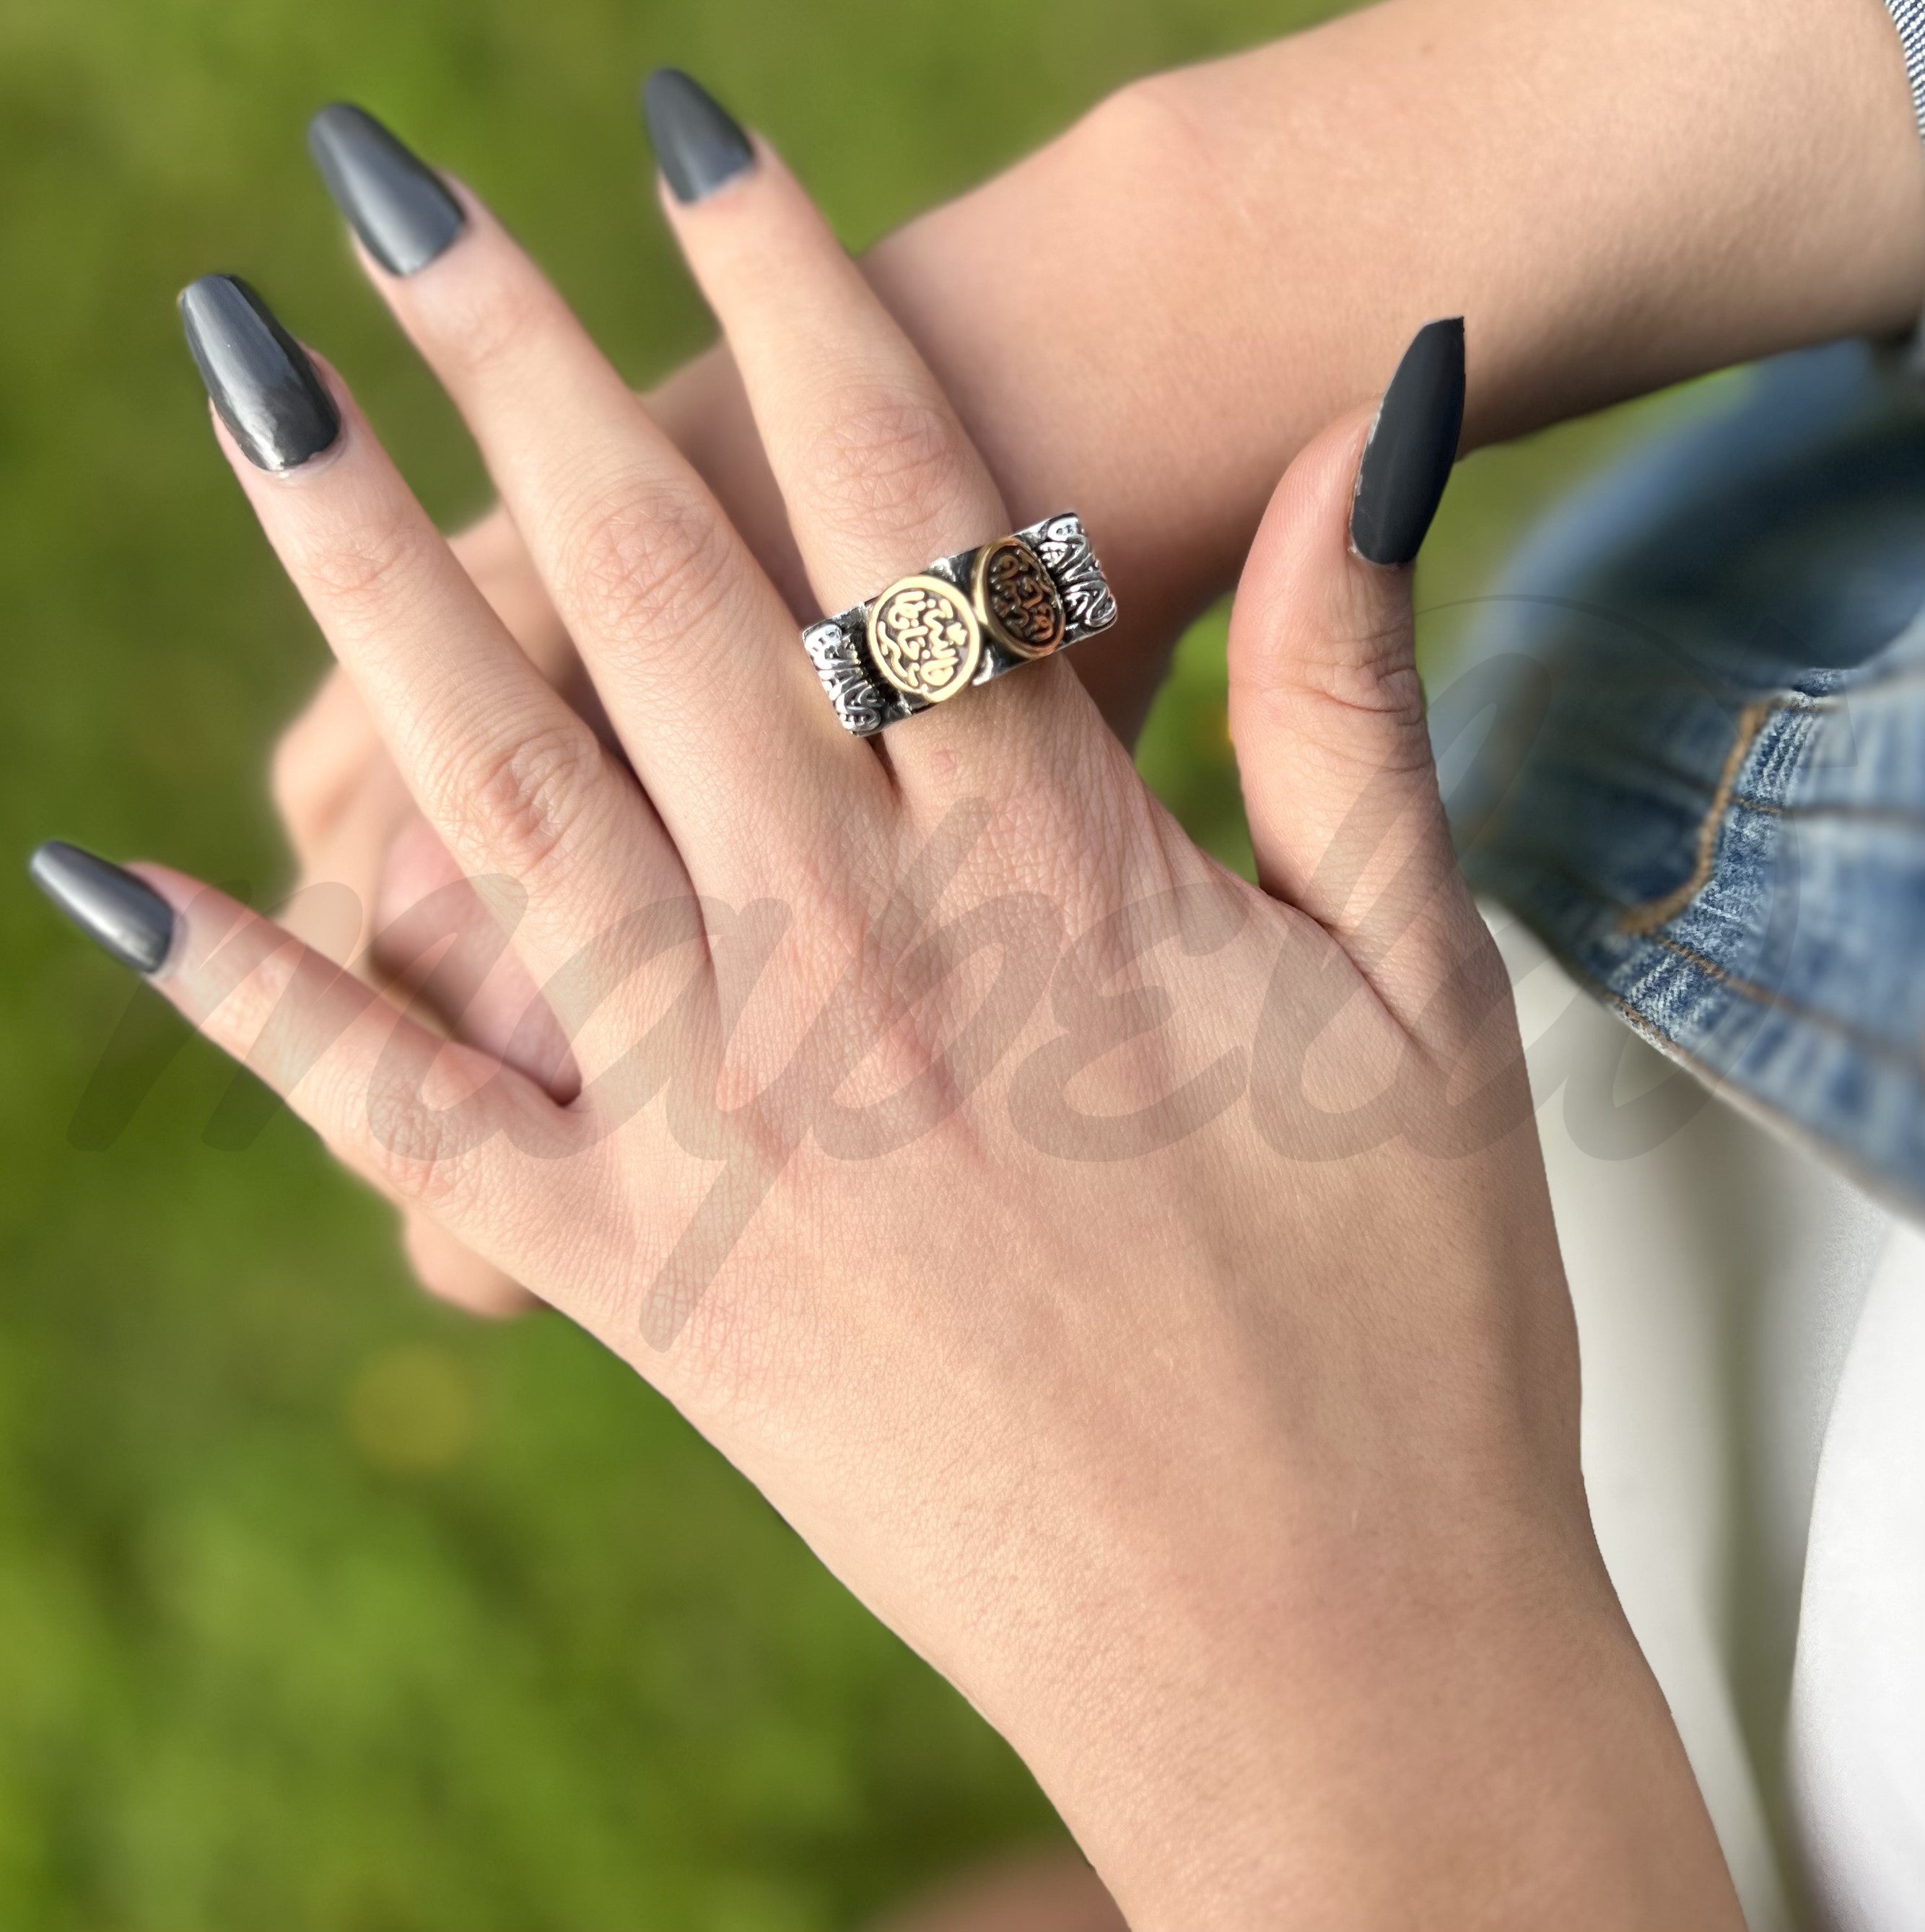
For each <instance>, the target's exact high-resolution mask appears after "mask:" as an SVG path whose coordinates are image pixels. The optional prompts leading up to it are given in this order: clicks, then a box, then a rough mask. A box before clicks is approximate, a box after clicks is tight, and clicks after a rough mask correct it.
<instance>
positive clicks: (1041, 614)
mask: <svg viewBox="0 0 1925 1932" xmlns="http://www.w3.org/2000/svg"><path fill="white" fill-rule="evenodd" d="M1115 622H1116V598H1115V596H1114V595H1113V593H1112V592H1111V591H1110V585H1109V583H1108V580H1107V579H1106V578H1105V577H1104V574H1103V566H1102V565H1101V564H1100V563H1098V562H1097V560H1096V555H1095V552H1094V551H1093V550H1091V548H1090V547H1089V538H1088V537H1087V536H1086V535H1085V534H1084V533H1083V519H1082V518H1081V517H1078V516H1074V515H1064V516H1060V517H1046V518H1045V519H1044V521H1042V522H1041V523H1032V524H1031V525H1030V526H1029V529H1026V530H1018V531H1017V532H1015V533H1014V535H1011V536H1006V537H999V538H997V539H996V541H995V542H994V543H988V544H979V545H978V547H976V548H975V549H974V550H958V551H957V552H956V554H955V555H954V556H946V557H944V559H942V560H941V562H939V563H932V564H931V565H929V568H927V569H926V570H924V571H918V572H917V574H915V575H914V576H913V577H901V578H899V579H898V580H896V582H895V583H892V584H890V586H889V587H888V589H887V590H884V592H882V593H881V595H879V596H876V597H872V598H870V599H869V601H868V602H867V603H866V604H857V606H856V607H855V608H854V610H845V611H844V612H843V613H842V615H841V616H839V617H830V618H827V619H824V621H823V622H821V623H819V624H812V625H809V628H808V629H807V630H806V631H803V634H802V642H803V646H804V648H805V649H806V650H807V651H808V652H809V661H810V662H811V663H812V664H814V665H815V674H816V676H818V677H819V678H820V679H821V680H822V688H823V689H824V691H827V693H828V695H829V702H830V703H831V704H833V706H835V707H836V717H837V718H839V719H840V720H841V721H842V727H843V729H844V730H847V731H850V732H852V733H854V735H855V736H857V737H858V738H869V737H872V736H874V735H875V733H877V732H878V731H880V730H884V729H885V728H886V727H888V726H889V725H891V724H899V723H900V722H901V721H902V719H903V718H912V717H914V715H915V714H916V713H917V712H918V711H926V710H928V709H929V707H930V706H932V705H935V704H942V703H947V701H948V700H950V698H952V697H955V696H956V695H957V694H958V693H959V692H961V691H966V690H967V689H969V687H970V686H971V685H978V684H987V683H988V682H990V679H992V678H996V677H1001V676H1002V675H1003V673H1005V671H1012V670H1020V669H1021V668H1022V667H1023V665H1025V664H1034V663H1035V661H1037V659H1038V658H1047V657H1053V656H1054V655H1056V652H1059V651H1061V650H1067V649H1068V648H1069V646H1071V644H1077V643H1082V641H1083V639H1084V638H1085V637H1095V635H1096V634H1097V633H1098V631H1107V630H1108V629H1109V628H1110V625H1112V624H1113V623H1115Z"/></svg>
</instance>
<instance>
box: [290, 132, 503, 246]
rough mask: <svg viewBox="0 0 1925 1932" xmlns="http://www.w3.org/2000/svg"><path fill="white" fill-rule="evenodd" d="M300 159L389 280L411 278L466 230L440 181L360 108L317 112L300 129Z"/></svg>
mask: <svg viewBox="0 0 1925 1932" xmlns="http://www.w3.org/2000/svg"><path fill="white" fill-rule="evenodd" d="M308 152H309V153H310V154H312V155H313V156H314V165H315V166H316V167H317V168H319V169H320V171H321V179H322V180H323V181H325V182H326V184H327V190H328V192H329V194H331V195H332V196H334V201H335V206H336V207H337V208H339V209H340V210H341V213H342V214H344V215H346V216H347V220H348V224H349V226H350V227H352V228H353V230H354V232H355V233H356V234H357V235H358V236H360V238H361V242H362V247H364V248H365V249H366V250H367V251H368V254H371V255H372V256H373V257H374V259H375V260H376V261H377V262H379V263H380V265H381V266H382V267H383V268H384V269H386V270H387V272H389V275H415V274H417V273H418V272H419V271H420V270H422V269H425V268H426V267H427V266H428V263H431V262H432V261H434V260H435V259H436V258H437V257H438V256H440V255H442V254H445V253H446V251H447V249H448V247H449V245H450V244H451V243H452V242H453V241H454V239H455V237H456V236H458V235H459V234H460V233H461V230H462V229H463V228H464V226H466V225H467V216H466V215H464V214H463V213H462V212H461V203H460V202H458V201H457V200H456V199H455V197H454V196H452V194H450V193H449V192H448V190H447V189H446V187H444V186H443V184H442V181H441V178H440V175H437V173H435V172H434V169H432V168H431V167H429V166H427V165H426V164H425V163H424V162H422V161H421V160H417V159H416V157H415V156H414V155H413V154H411V153H410V151H408V149H407V148H404V146H403V145H401V142H399V141H398V140H396V139H395V137H394V136H393V135H392V134H391V133H389V132H388V130H387V129H386V128H385V127H383V126H382V125H381V124H380V121H377V120H376V119H375V118H374V115H371V114H370V113H367V112H366V111H365V110H364V109H362V108H359V107H350V105H349V104H347V102H346V101H335V103H334V104H333V105H332V107H323V109H322V110H321V111H320V113H318V114H317V115H315V116H314V118H313V120H311V121H309V122H308Z"/></svg>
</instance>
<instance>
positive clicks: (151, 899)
mask: <svg viewBox="0 0 1925 1932" xmlns="http://www.w3.org/2000/svg"><path fill="white" fill-rule="evenodd" d="M27 871H28V873H29V876H30V877H32V880H33V882H34V883H35V885H37V886H39V888H40V889H41V891H42V892H44V893H46V895H47V897H48V898H50V899H51V900H53V902H54V904H56V905H57V906H58V907H59V908H60V910H62V912H64V913H65V914H66V915H67V916H68V918H69V919H71V920H72V921H73V922H74V924H75V925H76V926H78V927H79V928H80V930H81V931H82V932H84V933H85V934H86V935H87V937H88V938H89V939H92V940H94V941H97V942H98V944H100V945H101V946H102V947H104V948H105V949H106V950H107V951H108V952H109V953H112V954H113V956H114V957H115V958H116V959H118V960H119V962H121V964H122V965H123V966H131V967H132V968H134V971H135V972H137V973H146V974H155V973H158V972H159V971H160V970H161V968H162V967H163V966H164V965H166V964H167V954H168V952H169V950H170V948H171V947H173V943H174V909H173V907H172V906H170V905H169V904H168V903H167V901H166V900H165V899H164V898H161V895H160V894H159V893H158V892H156V891H155V889H154V888H153V887H152V886H150V885H149V884H147V883H146V881H145V880H141V879H137V878H136V877H134V874H132V873H131V872H128V871H122V869H121V868H120V867H119V866H118V865H110V864H109V863H108V862H107V860H106V859H100V858H96V857H95V856H94V854H93V853H91V852H88V851H83V850H82V849H81V847H79V846H78V845H69V844H66V843H65V841H62V840H60V839H58V838H50V839H49V840H48V841H47V843H46V844H44V845H43V846H41V847H40V848H39V849H38V850H37V851H36V852H35V853H34V855H33V856H32V859H29V861H28V862H27Z"/></svg>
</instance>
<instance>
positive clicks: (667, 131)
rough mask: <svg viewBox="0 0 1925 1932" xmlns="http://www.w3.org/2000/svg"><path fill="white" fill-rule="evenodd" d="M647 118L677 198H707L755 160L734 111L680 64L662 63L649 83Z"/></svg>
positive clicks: (644, 101) (645, 100)
mask: <svg viewBox="0 0 1925 1932" xmlns="http://www.w3.org/2000/svg"><path fill="white" fill-rule="evenodd" d="M641 118H642V120H643V121H644V124H646V126H647V129H648V138H649V140H650V142H651V144H652V145H653V147H654V149H655V158H656V160H658V161H659V162H660V163H661V164H662V173H663V174H664V175H666V176H667V178H668V186H669V187H670V189H671V190H672V191H673V192H674V196H675V199H677V201H679V202H681V203H682V204H683V206H684V207H686V205H688V204H689V202H695V201H704V200H706V199H707V198H708V196H710V195H712V194H713V193H714V192H715V191H716V189H717V188H719V187H727V186H728V184H729V183H730V182H731V181H733V180H734V178H735V177H736V176H737V175H744V174H746V173H747V172H749V169H751V168H752V167H753V166H755V149H754V148H752V147H750V146H749V137H748V136H747V135H746V134H745V133H743V131H742V130H741V128H740V127H738V126H737V124H736V121H735V119H734V116H733V115H731V114H730V113H728V110H726V109H725V108H723V107H719V106H718V105H717V104H716V101H715V99H714V98H713V96H712V95H710V93H709V92H708V90H707V89H706V88H704V87H703V86H701V84H700V83H698V82H696V81H692V80H690V79H689V77H688V76H687V75H686V74H683V73H682V72H681V71H680V70H679V69H677V68H672V67H661V68H656V70H655V71H654V72H653V74H650V76H649V77H648V79H647V80H646V81H645V82H644V83H643V85H642V89H641Z"/></svg>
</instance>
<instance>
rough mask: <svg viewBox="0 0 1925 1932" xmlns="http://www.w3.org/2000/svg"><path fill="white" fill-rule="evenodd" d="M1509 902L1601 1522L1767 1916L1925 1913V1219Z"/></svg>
mask: <svg viewBox="0 0 1925 1932" xmlns="http://www.w3.org/2000/svg"><path fill="white" fill-rule="evenodd" d="M1493 922H1494V926H1496V928H1497V929H1498V931H1499V933H1500V940H1501V942H1502V944H1503V947H1504V950H1505V952H1506V956H1507V958H1509V960H1510V962H1511V964H1512V977H1513V979H1514V980H1515V982H1516V983H1517V986H1518V1006H1519V1012H1520V1015H1521V1018H1522V1020H1523V1024H1524V1037H1525V1040H1526V1043H1527V1047H1528V1048H1529V1049H1530V1052H1531V1058H1532V1064H1533V1076H1534V1077H1535V1080H1536V1086H1537V1090H1538V1091H1539V1097H1540V1106H1539V1126H1540V1129H1541V1132H1542V1139H1543V1143H1544V1148H1545V1163H1546V1166H1547V1169H1548V1172H1549V1175H1550V1180H1551V1197H1552V1201H1553V1204H1554V1207H1555V1209H1556V1211H1557V1222H1558V1229H1559V1232H1560V1237H1561V1238H1562V1241H1563V1249H1564V1259H1565V1266H1566V1271H1567V1272H1568V1274H1569V1277H1570V1281H1571V1289H1572V1296H1573V1298H1574V1300H1575V1304H1576V1308H1577V1315H1578V1334H1579V1340H1580V1344H1581V1350H1582V1354H1583V1361H1584V1469H1585V1478H1586V1481H1587V1485H1588V1487H1589V1490H1590V1499H1591V1508H1592V1514H1593V1519H1594V1520H1595V1522H1596V1526H1597V1532H1598V1538H1599V1544H1600V1545H1601V1547H1602V1550H1603V1552H1604V1556H1605V1562H1606V1563H1607V1564H1608V1566H1609V1568H1610V1570H1611V1577H1612V1579H1613V1580H1614V1583H1616V1585H1617V1590H1618V1594H1619V1596H1620V1598H1621V1599H1622V1601H1623V1604H1624V1607H1625V1610H1626V1614H1627V1616H1629V1619H1630V1621H1631V1625H1632V1628H1633V1629H1634V1630H1635V1631H1636V1633H1637V1635H1638V1640H1639V1641H1640V1642H1641V1643H1642V1644H1643V1646H1644V1650H1645V1654H1646V1655H1647V1657H1649V1658H1650V1661H1651V1664H1652V1667H1653V1670H1654V1671H1655V1672H1656V1676H1657V1678H1658V1680H1659V1683H1660V1684H1661V1685H1662V1686H1663V1688H1664V1691H1665V1695H1666V1697H1668V1699H1669V1700H1670V1703H1671V1709H1672V1711H1673V1712H1674V1715H1675V1716H1676V1718H1677V1723H1678V1727H1679V1730H1680V1733H1682V1735H1683V1739H1684V1742H1685V1746H1686V1750H1687V1751H1689V1754H1690V1757H1691V1761H1692V1766H1693V1767H1694V1769H1695V1770H1696V1772H1697V1774H1698V1781H1699V1783H1700V1784H1701V1787H1703V1789H1704V1793H1705V1796H1706V1799H1707V1803H1708V1804H1709V1805H1710V1811H1711V1814H1712V1817H1713V1820H1714V1822H1715V1823H1716V1826H1717V1829H1718V1834H1719V1839H1720V1841H1721V1842H1722V1844H1723V1846H1724V1848H1725V1855H1726V1857H1727V1858H1728V1860H1729V1861H1730V1863H1731V1868H1732V1872H1733V1875H1734V1877H1735V1879H1736V1880H1737V1886H1738V1891H1739V1895H1740V1898H1741V1899H1742V1900H1743V1904H1744V1909H1745V1913H1746V1922H1747V1924H1749V1927H1750V1928H1751V1932H1925V1238H1921V1237H1920V1235H1918V1234H1917V1233H1915V1232H1913V1231H1911V1229H1908V1228H1905V1227H1904V1226H1902V1225H1896V1224H1894V1223H1893V1220H1892V1219H1891V1217H1890V1216H1889V1215H1888V1214H1886V1213H1885V1212H1884V1211H1883V1210H1882V1209H1881V1208H1878V1207H1877V1206H1875V1205H1873V1204H1872V1202H1869V1200H1868V1199H1866V1198H1865V1197H1864V1196H1862V1195H1861V1194H1860V1193H1858V1192H1857V1190H1855V1189H1854V1188H1853V1187H1851V1186H1850V1185H1849V1184H1848V1183H1847V1182H1845V1181H1843V1180H1842V1179H1840V1178H1839V1177H1838V1176H1836V1175H1835V1174H1833V1172H1830V1170H1829V1169H1827V1168H1825V1167H1824V1166H1822V1165H1821V1163H1818V1162H1817V1161H1816V1160H1813V1159H1812V1157H1810V1156H1809V1154H1806V1153H1803V1152H1802V1151H1799V1150H1797V1149H1794V1148H1791V1147H1790V1146H1788V1145H1786V1144H1785V1143H1784V1142H1781V1141H1780V1140H1779V1139H1777V1138H1776V1136H1773V1135H1772V1134H1771V1133H1769V1132H1767V1130H1764V1128H1762V1127H1758V1126H1757V1125H1756V1124H1754V1123H1752V1121H1749V1120H1747V1119H1746V1118H1743V1117H1741V1116H1740V1115H1738V1114H1737V1112H1734V1110H1732V1109H1730V1108H1728V1107H1727V1106H1725V1105H1724V1104H1722V1103H1721V1102H1719V1101H1717V1100H1715V1099H1709V1098H1706V1099H1704V1100H1702V1102H1701V1098H1700V1091H1699V1090H1698V1089H1697V1088H1695V1084H1694V1083H1692V1082H1691V1079H1690V1076H1688V1075H1686V1074H1684V1073H1681V1072H1680V1070H1678V1069H1677V1068H1675V1067H1672V1066H1671V1065H1669V1064H1668V1063H1666V1062H1665V1061H1662V1060H1661V1059H1660V1058H1659V1057H1658V1056H1657V1055H1656V1054H1655V1053H1653V1052H1652V1051H1651V1050H1650V1049H1649V1048H1647V1047H1646V1046H1644V1045H1643V1044H1642V1043H1641V1042H1639V1041H1638V1040H1637V1039H1636V1038H1635V1036H1634V1035H1632V1034H1631V1033H1630V1032H1629V1031H1628V1030H1627V1029H1626V1028H1625V1027H1624V1026H1623V1025H1622V1024H1621V1023H1620V1022H1619V1021H1618V1020H1617V1019H1615V1018H1614V1016H1612V1015H1611V1014H1610V1013H1608V1012H1606V1011H1605V1010H1604V1009H1603V1008H1602V1007H1599V1005H1597V1004H1596V1003H1595V1002H1594V1001H1592V1000H1591V999H1590V998H1589V997H1588V996H1587V995H1584V994H1583V993H1581V992H1579V991H1578V989H1576V988H1575V986H1573V985H1572V983H1571V981H1570V980H1569V979H1568V978H1567V977H1566V976H1565V975H1564V974H1563V973H1562V972H1561V971H1560V970H1559V968H1557V967H1556V966H1555V965H1554V964H1552V963H1551V962H1550V961H1549V960H1548V959H1547V958H1546V956H1545V954H1544V953H1543V952H1542V949H1540V948H1539V947H1537V945H1536V943H1535V941H1531V940H1530V939H1529V938H1527V936H1525V935H1522V934H1521V932H1519V931H1518V929H1515V927H1514V926H1511V925H1510V923H1509V921H1508V919H1507V918H1506V916H1504V915H1503V914H1501V913H1494V914H1493ZM1551 1082H1554V1083H1555V1091H1552V1092H1550V1093H1548V1094H1547V1093H1545V1091H1544V1088H1545V1085H1546V1084H1548V1083H1551ZM1666 1087H1668V1090H1669V1091H1668V1096H1667V1098H1666V1100H1665V1102H1664V1103H1661V1104H1662V1105H1664V1106H1667V1107H1668V1109H1669V1112H1670V1113H1671V1116H1672V1117H1673V1118H1671V1120H1670V1121H1668V1122H1667V1121H1664V1120H1663V1119H1662V1118H1660V1120H1659V1121H1658V1123H1657V1125H1656V1128H1655V1129H1653V1130H1650V1131H1647V1132H1644V1133H1643V1134H1642V1135H1641V1137H1627V1136H1626V1133H1625V1131H1624V1124H1625V1122H1626V1121H1627V1120H1629V1121H1632V1122H1634V1123H1635V1121H1636V1118H1637V1117H1636V1116H1635V1115H1628V1116H1627V1115H1625V1114H1624V1113H1623V1112H1618V1113H1617V1114H1615V1115H1613V1114H1612V1113H1611V1109H1614V1108H1615V1109H1625V1108H1626V1107H1628V1106H1630V1105H1631V1104H1632V1103H1634V1102H1635V1100H1638V1097H1640V1096H1641V1095H1646V1094H1650V1093H1651V1092H1652V1091H1653V1090H1656V1089H1659V1088H1666ZM1683 1116H1688V1118H1681V1117H1683ZM1659 1130H1664V1131H1659ZM1814 1499H1815V1501H1814ZM1794 1684H1795V1691H1794Z"/></svg>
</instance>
